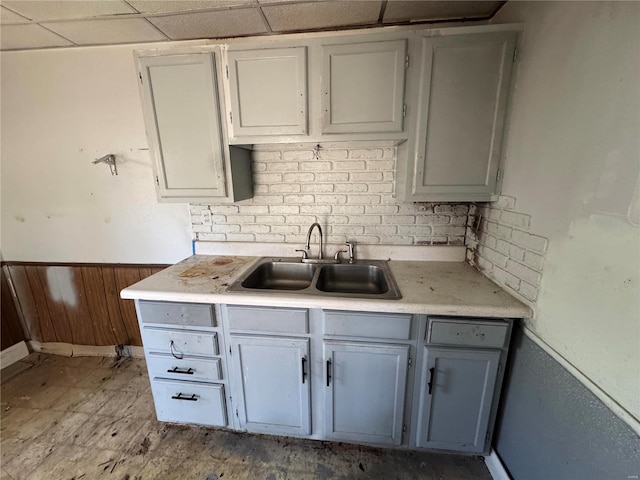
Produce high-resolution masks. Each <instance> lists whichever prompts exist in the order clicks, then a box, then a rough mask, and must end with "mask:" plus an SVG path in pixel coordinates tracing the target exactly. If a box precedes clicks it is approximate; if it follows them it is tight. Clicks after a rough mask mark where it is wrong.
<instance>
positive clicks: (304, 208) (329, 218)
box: [190, 148, 470, 245]
mask: <svg viewBox="0 0 640 480" xmlns="http://www.w3.org/2000/svg"><path fill="white" fill-rule="evenodd" d="M395 164H396V149H395V148H354V149H346V148H345V149H320V150H319V151H317V152H316V151H314V150H311V149H304V150H295V149H293V150H292V149H290V148H289V149H286V150H255V151H254V152H253V154H252V171H253V181H254V197H253V198H252V199H250V200H246V201H243V202H240V203H237V204H233V205H216V204H210V205H205V204H192V205H190V212H191V224H192V231H193V235H194V238H195V239H196V240H200V241H249V242H286V243H297V244H301V243H304V241H305V238H306V233H307V229H308V228H309V226H311V224H312V223H313V222H318V223H320V224H321V225H322V228H323V231H324V233H325V241H327V242H328V243H343V242H345V241H347V240H350V241H355V242H359V243H366V244H391V245H425V244H427V245H430V244H434V245H443V244H444V245H464V243H465V231H466V225H467V218H468V214H469V208H470V205H469V204H458V203H454V204H451V203H447V204H433V203H403V202H400V201H398V200H396V199H394V198H393V185H394V171H395Z"/></svg>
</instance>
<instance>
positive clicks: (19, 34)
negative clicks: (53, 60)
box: [0, 24, 73, 50]
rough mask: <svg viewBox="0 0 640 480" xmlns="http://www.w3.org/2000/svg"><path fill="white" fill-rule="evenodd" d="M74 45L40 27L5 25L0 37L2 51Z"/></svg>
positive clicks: (32, 25)
mask: <svg viewBox="0 0 640 480" xmlns="http://www.w3.org/2000/svg"><path fill="white" fill-rule="evenodd" d="M71 45H73V43H71V42H69V41H68V40H65V39H64V38H61V37H59V36H58V35H56V34H55V33H52V32H50V31H49V30H47V29H46V28H43V27H41V26H40V25H35V24H30V25H4V26H3V27H2V35H1V36H0V47H1V48H2V50H17V49H25V48H47V47H68V46H71Z"/></svg>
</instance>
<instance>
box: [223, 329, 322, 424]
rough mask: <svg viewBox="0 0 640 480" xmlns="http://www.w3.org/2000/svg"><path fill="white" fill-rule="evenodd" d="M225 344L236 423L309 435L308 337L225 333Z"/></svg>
mask: <svg viewBox="0 0 640 480" xmlns="http://www.w3.org/2000/svg"><path fill="white" fill-rule="evenodd" d="M231 348H232V351H233V353H232V356H231V358H232V362H233V367H234V370H235V375H234V376H235V381H236V395H239V398H237V401H236V402H235V403H236V406H237V412H236V413H237V415H238V419H239V421H240V427H241V428H243V429H246V430H249V431H253V432H261V433H276V434H291V435H309V434H310V433H311V408H310V376H309V340H308V339H306V338H288V337H269V336H261V335H231Z"/></svg>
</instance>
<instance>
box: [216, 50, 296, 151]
mask: <svg viewBox="0 0 640 480" xmlns="http://www.w3.org/2000/svg"><path fill="white" fill-rule="evenodd" d="M227 62H228V63H227V66H228V74H229V90H230V91H229V94H230V97H231V111H230V123H231V130H232V131H231V134H230V137H231V138H232V139H233V138H241V137H247V136H260V135H267V136H273V135H306V134H307V123H308V122H307V48H306V47H292V48H267V49H263V50H236V51H234V50H231V51H229V52H228V53H227Z"/></svg>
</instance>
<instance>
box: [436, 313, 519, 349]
mask: <svg viewBox="0 0 640 480" xmlns="http://www.w3.org/2000/svg"><path fill="white" fill-rule="evenodd" d="M508 331H509V324H508V323H507V322H504V321H500V320H498V321H464V320H453V319H443V318H432V319H429V328H428V330H427V343H437V344H442V345H467V346H472V347H492V348H502V347H503V346H504V342H505V339H506V338H507V332H508Z"/></svg>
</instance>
